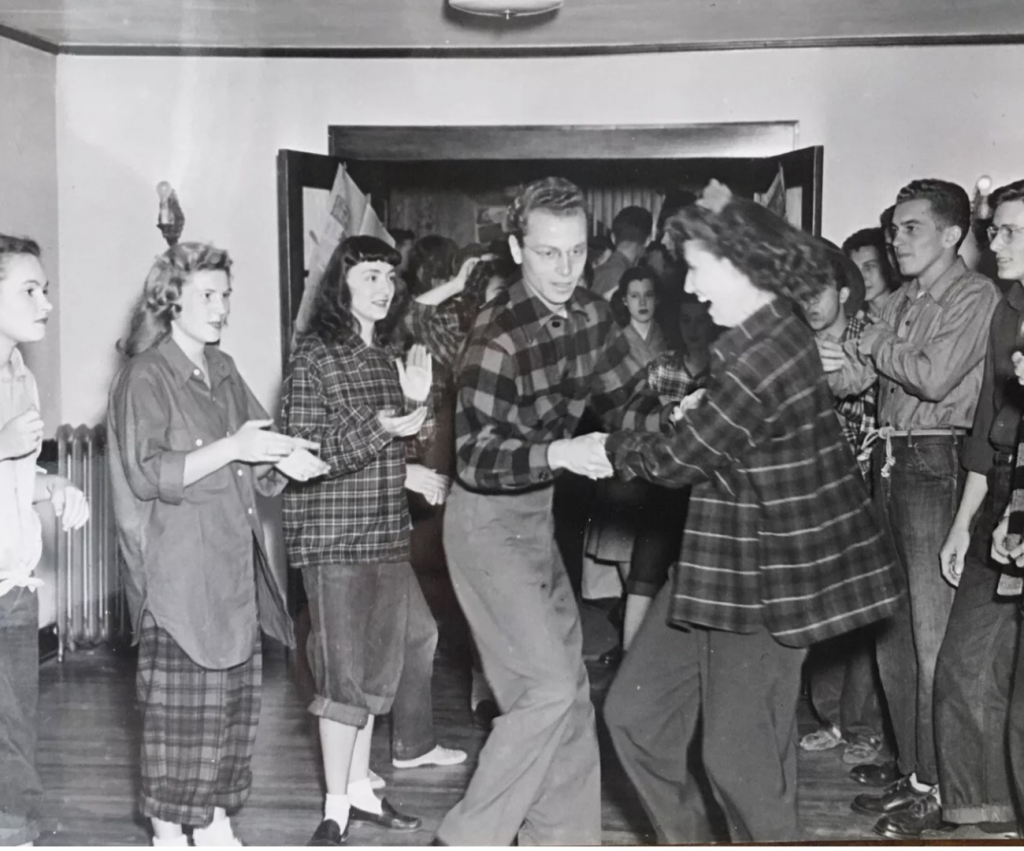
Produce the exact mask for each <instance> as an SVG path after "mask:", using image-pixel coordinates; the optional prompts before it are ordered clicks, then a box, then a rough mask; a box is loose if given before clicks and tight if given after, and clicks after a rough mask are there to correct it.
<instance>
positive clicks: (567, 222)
mask: <svg viewBox="0 0 1024 851" xmlns="http://www.w3.org/2000/svg"><path fill="white" fill-rule="evenodd" d="M509 249H510V250H511V252H512V259H513V260H515V262H516V263H518V264H519V266H520V267H521V268H522V271H523V283H525V284H526V287H527V289H529V290H530V292H531V293H533V294H534V295H535V296H537V298H539V299H540V300H541V302H542V303H543V304H544V305H545V306H546V307H547V308H548V309H549V310H552V311H554V312H559V311H561V310H562V305H564V304H565V303H566V302H567V301H569V299H570V298H572V294H573V292H574V291H575V290H576V287H577V285H578V284H579V282H580V279H581V278H582V277H583V268H584V266H585V265H586V262H587V216H586V214H585V213H584V212H583V211H582V210H577V211H574V212H571V213H568V214H566V215H558V214H556V213H550V212H548V211H547V210H533V211H532V212H530V214H529V215H528V216H527V219H526V227H525V229H524V232H523V239H522V243H520V241H519V240H518V239H516V237H515V236H510V237H509Z"/></svg>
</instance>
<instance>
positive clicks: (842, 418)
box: [836, 313, 878, 480]
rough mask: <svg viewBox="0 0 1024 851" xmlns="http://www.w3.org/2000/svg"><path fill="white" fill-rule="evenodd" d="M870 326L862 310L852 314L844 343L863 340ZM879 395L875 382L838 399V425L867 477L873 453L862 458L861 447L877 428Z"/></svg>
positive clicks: (841, 339)
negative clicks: (856, 393) (862, 337)
mask: <svg viewBox="0 0 1024 851" xmlns="http://www.w3.org/2000/svg"><path fill="white" fill-rule="evenodd" d="M867 326H868V320H867V319H866V318H865V317H864V316H863V315H862V314H860V313H858V314H857V315H856V316H853V317H851V318H850V319H849V321H848V322H847V323H846V328H845V329H843V334H842V336H841V337H840V338H839V342H840V343H841V344H845V343H847V342H848V341H850V340H853V341H856V340H859V339H860V335H861V333H862V332H863V331H864V329H865V328H867ZM877 394H878V382H877V381H876V382H875V383H874V384H872V385H871V386H870V387H868V389H867V390H865V391H864V392H863V393H859V394H858V395H856V396H846V397H845V398H843V399H836V413H837V414H839V424H840V425H841V426H842V427H843V435H844V436H845V437H846V440H847V442H848V443H849V444H850V448H851V449H852V450H853V454H854V455H856V456H857V462H858V464H859V465H860V470H861V473H862V474H863V475H864V477H865V480H867V479H868V476H869V473H870V466H871V456H870V455H868V454H865V456H864V459H863V460H861V450H862V449H863V448H864V443H865V441H866V440H867V439H868V436H869V435H871V434H872V433H874V431H875V429H876V428H878V407H877V405H876V397H877Z"/></svg>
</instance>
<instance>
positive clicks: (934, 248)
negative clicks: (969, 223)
mask: <svg viewBox="0 0 1024 851" xmlns="http://www.w3.org/2000/svg"><path fill="white" fill-rule="evenodd" d="M892 228H893V238H892V247H893V251H894V252H895V254H896V262H897V263H898V264H899V269H900V273H901V274H903V275H906V276H907V277H909V278H920V277H922V276H925V275H927V273H928V272H929V270H931V269H933V268H935V267H937V266H941V265H942V264H943V262H944V258H946V257H947V252H949V251H950V250H952V251H953V252H954V253H955V251H956V244H957V240H958V239H959V238H960V228H959V227H958V226H956V225H946V224H944V223H943V222H941V221H939V219H938V218H937V217H936V216H935V211H934V210H933V209H932V205H931V202H930V201H928V200H927V199H925V198H915V199H914V200H912V201H904V202H903V203H902V204H897V205H896V210H895V211H894V212H893V215H892Z"/></svg>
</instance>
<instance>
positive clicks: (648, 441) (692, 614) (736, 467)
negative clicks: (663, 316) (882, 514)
mask: <svg viewBox="0 0 1024 851" xmlns="http://www.w3.org/2000/svg"><path fill="white" fill-rule="evenodd" d="M833 404H834V400H833V397H832V393H831V392H830V390H829V387H828V383H827V382H826V380H825V376H824V374H823V372H822V369H821V362H820V360H819V359H818V354H817V348H816V346H815V344H814V339H813V337H812V334H811V331H810V330H809V329H808V328H807V327H806V326H805V325H804V324H803V323H802V322H801V321H800V320H799V319H798V318H797V317H796V316H795V315H794V314H793V311H792V309H791V308H790V306H789V305H788V304H787V303H785V302H783V301H781V300H776V301H775V302H773V303H772V304H770V305H768V306H766V307H764V308H762V309H761V310H759V311H757V312H756V313H755V314H754V315H753V316H751V317H750V318H748V319H747V320H746V322H744V323H743V324H741V325H739V326H738V327H736V328H734V329H732V330H730V331H729V332H727V333H726V334H724V335H723V336H722V337H721V338H720V339H719V340H718V341H717V342H716V343H715V344H714V346H713V348H712V363H711V370H710V376H709V381H708V388H707V394H706V396H705V398H704V401H703V403H702V404H701V405H699V406H698V407H696V408H694V409H692V410H690V411H688V412H687V413H686V414H685V415H684V417H683V418H682V419H681V420H680V421H679V423H677V425H676V430H675V431H674V432H673V433H672V434H669V435H660V434H640V433H618V434H613V435H611V436H610V437H609V438H608V443H607V447H606V448H607V451H608V455H609V457H610V458H611V459H612V461H613V463H614V464H615V467H616V468H617V469H619V470H621V471H624V472H625V473H626V474H627V475H641V476H643V477H644V478H647V479H650V480H651V481H654V482H657V483H659V484H666V485H675V486H680V485H687V484H692V485H694V489H693V492H692V495H691V497H690V508H689V514H688V516H687V520H686V533H685V534H684V535H683V547H682V553H681V554H680V561H679V565H678V568H677V571H676V579H675V588H674V599H673V603H672V610H671V619H672V621H673V622H675V623H677V624H695V625H701V626H707V627H711V628H714V629H722V630H726V631H729V632H741V633H742V632H754V631H756V630H757V629H759V628H761V627H762V626H764V627H766V628H767V629H768V630H769V632H771V634H772V635H773V636H774V637H775V639H776V640H777V641H778V642H779V643H780V644H784V645H788V646H793V647H804V646H807V645H809V644H812V643H814V642H817V641H821V640H823V639H825V638H829V637H831V636H834V635H837V634H840V633H843V632H846V631H849V630H851V629H854V628H856V627H859V626H863V625H864V624H867V623H871V622H872V621H876V620H879V619H881V618H884V617H887V616H888V615H890V614H891V613H892V612H893V611H895V609H896V607H897V605H898V604H899V601H900V596H901V593H902V589H901V586H900V584H899V581H898V576H897V573H896V565H895V561H894V559H893V557H892V554H891V553H890V552H889V551H888V549H887V546H886V544H885V541H884V538H883V536H882V533H881V532H880V530H879V528H878V525H877V524H876V522H875V520H874V518H873V516H872V514H871V512H870V508H869V501H868V497H867V493H866V492H865V489H864V484H863V482H862V481H861V478H860V476H859V475H858V474H857V472H856V466H855V461H854V458H853V455H852V453H851V452H850V447H849V445H848V444H847V443H846V441H845V440H844V439H843V435H842V432H841V431H840V428H839V421H838V419H837V418H836V415H835V412H834V410H833Z"/></svg>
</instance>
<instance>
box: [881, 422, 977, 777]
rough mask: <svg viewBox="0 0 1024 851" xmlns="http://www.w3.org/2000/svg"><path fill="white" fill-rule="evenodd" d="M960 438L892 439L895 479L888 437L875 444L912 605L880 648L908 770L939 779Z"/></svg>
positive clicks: (885, 509) (887, 518)
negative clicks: (945, 562)
mask: <svg viewBox="0 0 1024 851" xmlns="http://www.w3.org/2000/svg"><path fill="white" fill-rule="evenodd" d="M961 442H962V441H961V440H960V439H959V438H956V437H954V436H953V435H952V434H950V435H948V436H947V435H942V436H939V435H932V436H924V437H921V436H919V437H913V436H911V437H908V438H893V439H892V442H891V445H892V451H893V456H894V459H895V464H894V465H893V467H892V469H891V471H890V475H889V477H888V478H886V477H883V476H882V475H881V474H880V473H881V469H882V466H883V465H884V464H885V460H886V459H885V443H886V441H885V440H879V441H878V443H877V444H876V445H875V457H874V469H875V499H876V501H877V506H878V509H879V514H880V516H881V519H882V522H883V524H884V526H885V527H886V529H887V532H888V533H889V534H890V535H891V536H892V541H893V544H894V547H895V551H896V555H897V560H898V562H899V565H900V569H901V570H902V572H903V576H904V579H905V581H906V583H907V592H908V595H907V596H908V604H907V605H904V606H903V607H902V608H901V609H900V610H899V611H898V612H896V614H895V615H893V617H892V618H890V619H889V620H888V621H886V622H885V623H884V624H883V625H882V626H881V627H880V629H879V633H878V638H877V643H876V653H877V656H878V673H879V675H880V676H881V679H882V688H883V689H884V691H885V698H886V702H887V704H888V707H889V716H890V718H891V720H892V727H893V733H894V735H895V737H896V747H897V750H898V754H899V766H900V770H901V772H902V773H904V774H910V773H911V772H913V771H916V772H917V777H918V779H919V780H920V781H921V782H922V783H938V782H939V769H938V764H937V758H936V755H935V725H934V710H933V694H934V683H935V665H936V662H937V661H938V657H939V648H940V647H941V646H942V638H943V636H944V635H945V632H946V622H947V621H948V620H949V613H950V610H951V609H952V608H953V589H952V588H951V587H950V586H949V585H948V584H947V583H946V581H945V580H944V579H943V578H942V571H941V570H940V567H939V550H940V549H941V548H942V543H943V541H945V539H946V534H947V533H948V532H949V527H950V526H951V525H952V523H953V516H954V515H955V514H956V509H957V505H958V503H959V500H960V492H961V484H962V472H961V467H960V445H961Z"/></svg>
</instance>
